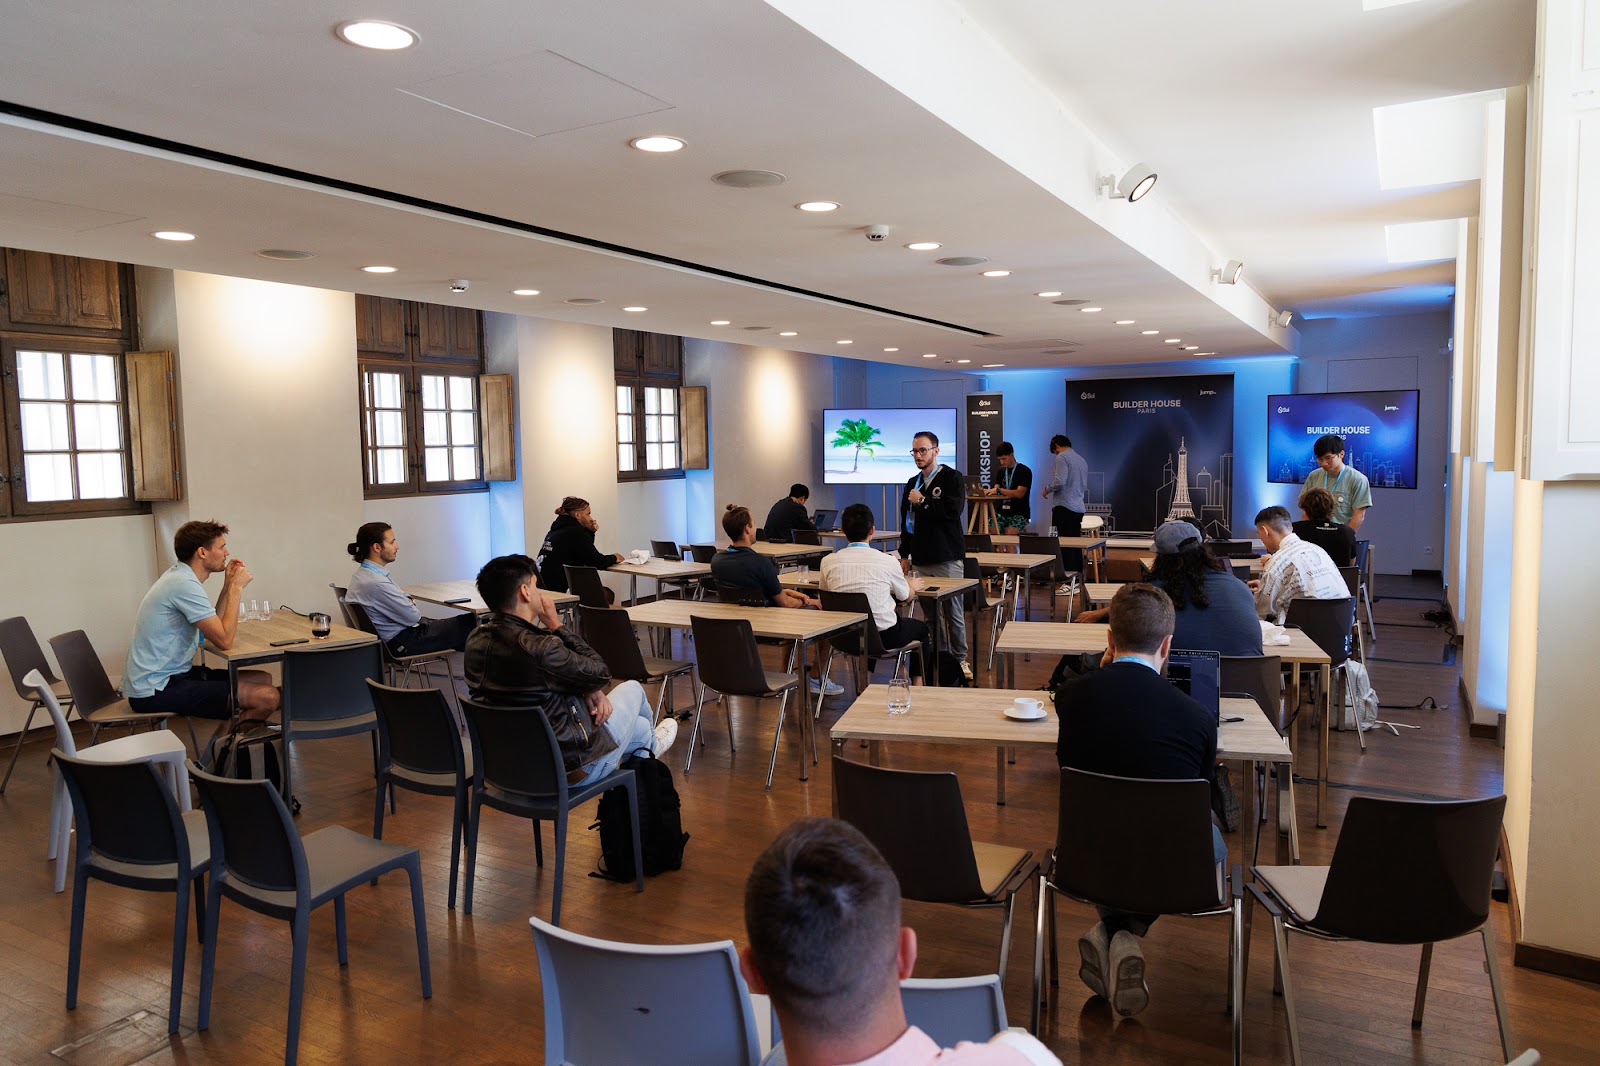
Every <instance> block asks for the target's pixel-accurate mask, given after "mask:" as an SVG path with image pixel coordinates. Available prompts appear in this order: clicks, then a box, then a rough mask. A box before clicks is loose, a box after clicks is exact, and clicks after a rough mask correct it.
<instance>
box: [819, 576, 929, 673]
mask: <svg viewBox="0 0 1600 1066" xmlns="http://www.w3.org/2000/svg"><path fill="white" fill-rule="evenodd" d="M817 595H818V597H819V598H820V599H821V600H822V609H823V610H824V611H843V612H845V613H847V614H864V615H866V616H867V623H866V625H864V626H862V627H861V628H860V629H843V630H840V631H839V632H837V633H835V634H834V635H833V636H832V637H831V638H830V645H831V650H832V651H842V652H844V653H845V654H846V655H860V656H863V657H864V658H865V659H866V660H867V662H868V663H872V662H876V661H877V660H879V659H890V658H892V659H893V660H894V674H893V676H895V677H899V676H900V672H901V667H902V666H903V665H904V664H905V661H906V660H907V659H909V658H910V657H911V656H913V655H915V656H916V657H917V667H918V669H919V670H921V672H922V676H923V677H924V678H926V677H927V674H928V655H927V649H926V648H925V647H924V646H923V644H922V642H921V641H913V642H912V643H910V644H901V645H900V646H898V647H894V648H891V647H889V646H888V645H886V644H884V642H883V633H882V630H880V629H879V628H878V623H877V621H876V620H875V619H874V618H873V615H872V604H871V602H870V601H868V599H867V594H866V593H865V592H830V591H828V590H827V589H822V590H820V591H819V592H818V594H817ZM863 629H864V630H865V631H866V634H867V642H866V647H864V648H863V647H862V646H861V631H862V630H863Z"/></svg>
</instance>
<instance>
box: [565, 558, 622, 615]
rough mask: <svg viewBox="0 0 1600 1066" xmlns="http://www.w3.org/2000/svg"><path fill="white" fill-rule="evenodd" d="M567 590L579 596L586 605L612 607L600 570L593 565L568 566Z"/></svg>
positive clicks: (579, 599)
mask: <svg viewBox="0 0 1600 1066" xmlns="http://www.w3.org/2000/svg"><path fill="white" fill-rule="evenodd" d="M566 571H567V591H568V592H570V593H572V594H573V595H574V596H576V597H578V602H579V603H580V604H582V605H583V606H585V607H610V606H611V599H610V597H608V596H607V595H606V586H605V583H604V582H603V581H601V580H600V571H599V570H596V569H595V568H594V567H592V566H568V567H567V568H566Z"/></svg>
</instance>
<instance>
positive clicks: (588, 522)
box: [539, 496, 622, 600]
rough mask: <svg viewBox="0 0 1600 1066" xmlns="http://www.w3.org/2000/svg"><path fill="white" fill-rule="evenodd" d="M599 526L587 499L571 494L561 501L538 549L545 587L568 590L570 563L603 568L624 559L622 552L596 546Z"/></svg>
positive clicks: (609, 597)
mask: <svg viewBox="0 0 1600 1066" xmlns="http://www.w3.org/2000/svg"><path fill="white" fill-rule="evenodd" d="M599 528H600V523H599V522H597V521H595V517H594V515H593V514H592V513H591V512H590V510H589V501H588V500H585V499H581V498H579V497H577V496H568V497H566V498H565V499H563V500H562V501H561V506H560V507H557V508H556V520H555V521H554V522H552V523H550V532H548V533H546V534H545V535H544V545H543V547H541V548H540V549H539V567H540V576H541V577H542V578H543V579H544V587H545V588H547V589H549V590H550V591H552V592H566V591H567V567H569V566H592V567H594V568H595V569H596V570H604V569H606V568H607V567H609V566H610V565H611V564H612V563H620V562H622V556H620V555H607V554H606V553H605V552H602V551H600V550H598V549H597V548H595V546H594V535H595V531H596V530H598V529H599ZM606 591H607V592H610V589H607V590H606ZM606 599H608V600H610V599H612V597H611V596H607V597H606Z"/></svg>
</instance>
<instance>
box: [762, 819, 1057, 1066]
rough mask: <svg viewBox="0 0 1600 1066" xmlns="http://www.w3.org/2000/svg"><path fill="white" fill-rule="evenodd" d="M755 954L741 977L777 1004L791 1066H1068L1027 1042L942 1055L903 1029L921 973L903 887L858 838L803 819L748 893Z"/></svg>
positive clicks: (845, 829)
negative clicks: (905, 995) (904, 984)
mask: <svg viewBox="0 0 1600 1066" xmlns="http://www.w3.org/2000/svg"><path fill="white" fill-rule="evenodd" d="M744 924H745V932H746V934H747V935H748V936H749V938H750V946H749V947H747V948H745V949H744V950H743V951H741V952H740V953H739V968H740V970H741V971H742V972H743V973H744V977H745V980H746V981H747V982H748V983H749V985H750V989H751V991H753V992H759V993H765V994H766V995H768V996H771V997H772V1007H773V1010H774V1011H776V1012H777V1015H778V1025H779V1028H780V1029H781V1030H782V1033H783V1043H782V1044H780V1045H779V1046H778V1047H777V1048H775V1049H774V1050H773V1053H772V1055H771V1056H769V1057H768V1059H767V1060H766V1061H767V1062H768V1063H773V1062H778V1061H786V1062H787V1063H788V1066H923V1064H926V1063H939V1064H941V1066H945V1064H948V1066H1061V1060H1060V1059H1058V1058H1056V1056H1055V1055H1053V1054H1051V1053H1050V1051H1049V1049H1048V1048H1046V1047H1045V1046H1044V1045H1043V1044H1041V1043H1039V1041H1037V1040H1035V1039H1034V1038H1033V1037H1031V1036H1029V1035H1028V1034H1027V1033H1023V1032H1018V1031H1013V1030H1006V1031H1005V1032H1002V1033H999V1034H998V1035H996V1036H995V1037H994V1038H993V1039H992V1040H990V1041H989V1042H988V1043H986V1044H968V1043H962V1044H959V1045H957V1046H956V1047H955V1048H954V1049H950V1050H946V1049H941V1048H940V1047H939V1045H937V1044H935V1043H934V1042H933V1041H932V1040H931V1039H929V1037H928V1036H927V1034H925V1033H924V1032H923V1031H922V1030H920V1029H918V1028H916V1027H915V1026H910V1025H907V1024H906V1014H905V1010H904V1008H903V1007H902V1006H901V1004H900V981H901V979H902V978H906V977H910V976H911V968H912V966H913V965H915V963H916V961H917V934H916V931H915V930H913V929H910V928H908V927H906V926H902V925H901V924H900V882H899V881H898V880H897V879H896V878H895V876H894V871H893V870H891V869H890V868H889V864H888V863H886V862H885V861H884V859H883V856H882V855H880V854H879V853H878V849H877V848H875V847H873V846H872V843H871V842H870V841H868V840H867V838H866V837H864V836H862V835H861V832H860V831H859V830H857V829H856V828H855V827H854V826H851V825H849V824H847V823H845V822H840V821H836V820H835V819H832V818H802V819H801V820H799V821H797V822H794V823H793V824H791V825H790V826H789V828H787V829H785V830H784V831H783V832H782V833H780V834H778V837H777V839H776V840H774V841H773V842H772V843H771V844H770V845H768V846H767V850H766V851H764V852H762V853H761V857H760V858H758V859H756V863H755V866H753V867H752V868H751V870H750V877H749V879H748V880H747V881H746V882H745V886H744Z"/></svg>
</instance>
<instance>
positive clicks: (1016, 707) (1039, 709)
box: [1011, 696, 1044, 718]
mask: <svg viewBox="0 0 1600 1066" xmlns="http://www.w3.org/2000/svg"><path fill="white" fill-rule="evenodd" d="M1011 710H1012V713H1013V714H1015V715H1016V716H1017V717H1018V718H1043V717H1044V702H1043V701H1041V700H1035V699H1029V698H1028V697H1026V696H1024V697H1019V698H1018V699H1014V700H1012V701H1011Z"/></svg>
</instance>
